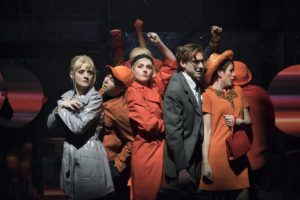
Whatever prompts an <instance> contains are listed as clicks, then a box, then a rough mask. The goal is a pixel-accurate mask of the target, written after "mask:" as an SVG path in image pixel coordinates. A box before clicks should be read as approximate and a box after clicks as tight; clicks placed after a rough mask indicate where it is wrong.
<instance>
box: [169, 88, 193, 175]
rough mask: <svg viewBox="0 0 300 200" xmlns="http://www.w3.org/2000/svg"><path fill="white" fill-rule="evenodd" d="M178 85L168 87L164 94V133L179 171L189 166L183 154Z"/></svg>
mask: <svg viewBox="0 0 300 200" xmlns="http://www.w3.org/2000/svg"><path fill="white" fill-rule="evenodd" d="M178 89H179V88H178V87H176V86H175V85H174V86H173V87H168V89H167V91H166V93H165V96H164V109H163V113H164V122H165V128H166V131H165V135H166V142H167V145H168V148H169V149H170V150H171V152H172V156H173V158H174V162H175V166H176V170H177V171H180V170H182V169H186V168H187V167H188V166H189V163H188V160H187V158H186V155H185V150H184V142H183V137H184V136H183V133H184V130H183V127H184V125H183V121H184V119H183V106H184V105H183V102H182V101H181V100H180V98H179V97H178V96H179V95H178V94H177V91H178Z"/></svg>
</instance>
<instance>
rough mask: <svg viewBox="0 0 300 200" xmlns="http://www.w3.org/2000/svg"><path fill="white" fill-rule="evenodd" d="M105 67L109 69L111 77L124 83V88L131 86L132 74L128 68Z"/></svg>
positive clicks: (120, 66)
mask: <svg viewBox="0 0 300 200" xmlns="http://www.w3.org/2000/svg"><path fill="white" fill-rule="evenodd" d="M106 66H107V67H109V68H110V70H111V73H112V75H113V76H114V77H115V78H116V79H118V80H119V81H121V82H122V83H124V85H126V87H128V86H129V85H131V83H132V82H133V74H132V71H131V69H130V68H129V67H126V66H122V65H119V66H115V67H113V66H110V65H106Z"/></svg>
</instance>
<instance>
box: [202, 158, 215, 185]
mask: <svg viewBox="0 0 300 200" xmlns="http://www.w3.org/2000/svg"><path fill="white" fill-rule="evenodd" d="M202 176H203V181H204V182H205V183H207V184H208V183H213V182H214V177H213V173H212V169H211V167H210V165H209V164H208V163H206V164H205V163H203V165H202Z"/></svg>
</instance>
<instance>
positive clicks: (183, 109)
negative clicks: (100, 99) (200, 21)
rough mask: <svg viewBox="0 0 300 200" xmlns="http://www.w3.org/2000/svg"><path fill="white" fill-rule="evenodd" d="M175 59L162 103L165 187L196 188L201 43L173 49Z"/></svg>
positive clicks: (200, 113) (200, 126)
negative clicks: (176, 67) (175, 70)
mask: <svg viewBox="0 0 300 200" xmlns="http://www.w3.org/2000/svg"><path fill="white" fill-rule="evenodd" d="M216 29H217V30H216ZM212 31H215V32H217V33H220V32H221V31H222V30H220V28H219V27H215V29H213V27H212V30H211V32H212ZM215 32H214V33H215ZM218 36H219V35H218ZM214 39H215V38H214ZM212 42H214V43H213V44H212ZM214 45H215V46H214ZM214 47H215V48H217V42H216V40H214V41H212V40H211V42H210V46H208V48H210V49H213V48H214ZM176 59H177V64H178V70H177V72H175V73H174V74H173V76H172V78H171V80H170V82H169V85H168V88H167V90H166V92H165V96H164V104H163V105H164V107H163V113H164V122H165V128H166V130H165V134H166V143H167V145H165V153H164V164H165V177H166V184H165V188H169V189H178V188H180V189H182V190H186V191H196V190H197V188H198V184H199V181H200V171H201V170H200V169H201V160H202V154H201V144H202V139H203V123H202V109H201V105H202V103H201V92H203V91H202V84H201V82H202V78H203V75H204V65H203V63H204V61H205V55H204V51H203V49H202V47H201V46H199V45H197V44H186V45H184V46H179V47H178V48H177V50H176Z"/></svg>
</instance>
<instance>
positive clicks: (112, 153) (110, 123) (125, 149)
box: [103, 113, 132, 172]
mask: <svg viewBox="0 0 300 200" xmlns="http://www.w3.org/2000/svg"><path fill="white" fill-rule="evenodd" d="M111 114H112V113H110V114H105V119H104V121H105V122H104V129H103V130H104V137H103V145H104V146H105V149H106V151H107V156H108V159H109V160H114V162H115V167H116V168H117V169H118V171H119V172H122V171H123V170H124V169H125V168H126V166H127V162H128V160H129V158H130V155H131V149H132V141H128V140H125V141H126V143H125V142H122V138H120V137H119V136H118V134H117V133H116V131H115V129H117V131H118V132H120V133H121V135H131V127H130V126H129V123H128V124H127V126H126V125H125V124H122V123H116V122H115V120H114V119H113V117H111ZM119 146H121V148H122V149H121V151H120V149H119Z"/></svg>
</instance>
